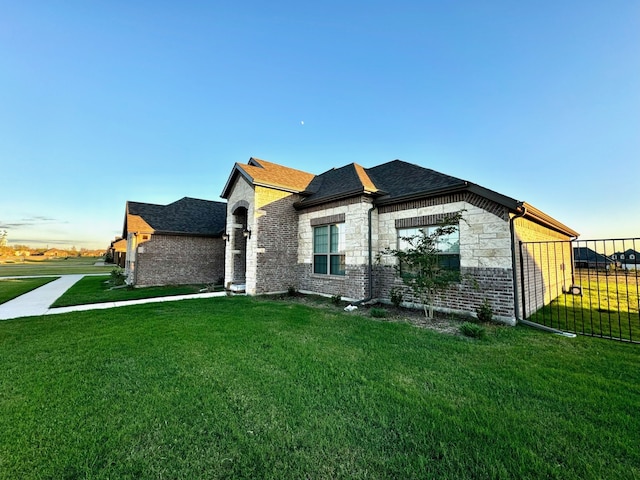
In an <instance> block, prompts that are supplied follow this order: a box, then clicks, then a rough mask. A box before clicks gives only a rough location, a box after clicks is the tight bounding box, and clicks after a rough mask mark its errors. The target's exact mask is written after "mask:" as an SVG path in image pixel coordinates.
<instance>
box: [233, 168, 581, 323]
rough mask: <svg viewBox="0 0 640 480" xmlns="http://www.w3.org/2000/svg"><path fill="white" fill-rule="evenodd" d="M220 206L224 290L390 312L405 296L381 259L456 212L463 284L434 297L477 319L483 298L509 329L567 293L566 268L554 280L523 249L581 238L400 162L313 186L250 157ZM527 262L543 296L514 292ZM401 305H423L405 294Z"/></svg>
mask: <svg viewBox="0 0 640 480" xmlns="http://www.w3.org/2000/svg"><path fill="white" fill-rule="evenodd" d="M221 196H222V198H224V199H226V200H227V215H226V228H225V231H224V238H225V241H226V245H225V266H224V277H225V284H227V285H228V286H230V287H236V289H237V290H244V291H246V292H247V293H248V294H251V295H253V294H266V293H276V292H286V291H288V290H289V289H292V288H293V289H296V290H298V291H300V292H301V293H313V294H321V295H328V296H338V295H339V296H341V297H342V298H343V299H345V300H349V301H369V300H380V301H389V298H390V293H391V291H392V289H394V288H401V289H402V288H404V287H403V284H402V281H401V280H400V279H399V278H398V277H397V275H396V273H395V269H394V264H395V262H396V258H395V257H393V256H391V255H385V254H384V253H383V252H385V251H386V250H387V249H389V248H391V249H394V248H397V247H398V246H399V245H400V243H399V242H400V239H401V237H403V236H404V237H406V236H408V235H410V234H412V233H415V232H416V231H417V230H418V229H424V228H429V227H432V226H434V225H436V224H438V223H439V222H441V221H442V220H443V219H444V218H446V217H447V216H448V215H451V214H454V213H456V212H462V220H461V221H460V223H459V225H458V231H457V234H456V235H455V236H456V238H455V239H454V240H455V241H452V245H453V247H452V248H450V249H449V251H448V252H447V254H448V255H452V256H455V257H457V259H456V262H455V264H456V265H457V267H456V268H459V269H460V273H461V274H462V275H461V276H462V277H463V278H464V280H463V281H461V282H460V283H459V284H456V285H455V286H453V287H450V288H449V289H448V290H447V291H446V292H444V294H442V295H441V296H439V297H438V299H437V308H438V309H439V310H441V311H450V312H460V313H462V312H466V313H469V312H473V311H474V310H475V308H476V307H478V306H479V305H480V304H481V303H482V301H483V300H484V299H485V298H486V299H487V300H488V301H489V303H490V305H491V306H492V308H493V310H494V312H495V314H496V317H497V318H498V319H500V320H502V321H504V322H506V323H510V324H513V323H515V321H516V319H517V318H523V316H526V315H528V314H529V313H531V311H533V310H535V309H537V308H539V307H540V306H542V305H544V304H545V303H548V302H549V301H551V300H550V299H552V297H553V296H554V295H555V296H557V295H559V294H561V292H563V291H565V289H568V288H569V287H570V286H571V268H570V265H568V266H565V265H564V264H557V265H554V267H553V268H554V271H553V272H550V271H549V269H548V265H547V263H548V262H546V260H547V259H545V258H537V257H536V254H535V251H533V250H531V251H529V250H528V249H527V247H526V244H524V246H523V247H522V248H523V253H522V254H521V253H520V248H521V242H540V241H568V240H572V239H574V238H576V237H577V236H578V233H577V232H575V231H574V230H572V229H571V228H569V227H567V226H566V225H564V224H562V223H561V222H559V221H557V220H555V219H554V218H552V217H550V216H548V215H547V214H545V213H543V212H541V211H540V210H538V209H536V208H535V207H533V206H532V205H530V204H528V203H526V202H522V201H518V200H515V199H513V198H510V197H508V196H505V195H502V194H500V193H497V192H495V191H492V190H489V189H487V188H484V187H481V186H480V185H477V184H474V183H471V182H468V181H465V180H461V179H459V178H455V177H452V176H449V175H446V174H443V173H439V172H436V171H434V170H431V169H428V168H424V167H421V166H419V165H414V164H411V163H407V162H404V161H401V160H394V161H391V162H388V163H384V164H382V165H378V166H375V167H372V168H365V167H362V166H360V165H358V164H356V163H352V164H349V165H345V166H343V167H340V168H334V169H331V170H329V171H327V172H324V173H322V174H320V175H314V174H311V173H307V172H303V171H300V170H297V169H293V168H289V167H285V166H282V165H278V164H275V163H271V162H268V161H265V160H260V159H257V158H251V159H250V160H249V161H248V163H247V164H239V163H236V164H235V165H234V167H233V168H232V170H231V173H230V175H229V177H228V180H227V182H226V185H225V186H224V189H223V191H222V195H221ZM566 245H570V243H568V242H567V243H566ZM563 248H570V246H566V247H563ZM521 256H527V257H531V259H532V260H533V261H532V262H527V264H525V265H527V267H526V268H532V267H531V266H530V265H534V267H533V268H535V265H538V263H539V264H541V265H542V264H544V265H545V271H547V272H548V273H547V274H545V275H546V276H543V277H541V278H542V282H543V283H544V285H543V287H544V288H542V289H541V291H543V292H544V293H543V294H542V295H541V296H537V294H532V292H527V291H525V290H526V289H527V288H528V287H525V286H524V284H523V283H520V282H519V280H518V279H519V277H520V270H519V268H520V267H519V265H520V258H521ZM567 258H571V255H570V250H568V252H567ZM565 267H566V268H565ZM403 295H404V298H405V300H406V301H407V302H408V303H412V302H414V301H416V299H414V298H412V297H411V295H410V292H409V291H408V290H406V288H405V289H404V294H403ZM523 295H526V296H528V297H529V298H528V299H527V305H528V306H527V307H526V308H527V310H528V311H527V312H522V311H521V310H522V309H523V307H522V305H523V302H522V296H523ZM553 298H555V297H553Z"/></svg>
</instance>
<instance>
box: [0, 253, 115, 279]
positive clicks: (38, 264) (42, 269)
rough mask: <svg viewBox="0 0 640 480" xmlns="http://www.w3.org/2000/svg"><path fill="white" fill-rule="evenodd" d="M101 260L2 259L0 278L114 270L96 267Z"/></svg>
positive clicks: (110, 266)
mask: <svg viewBox="0 0 640 480" xmlns="http://www.w3.org/2000/svg"><path fill="white" fill-rule="evenodd" d="M101 260H102V258H96V257H69V258H66V259H65V258H47V257H24V258H20V259H17V258H16V259H11V260H10V261H8V260H7V258H4V259H3V261H1V262H0V277H13V276H25V275H72V274H78V273H105V274H109V273H110V272H111V270H113V269H114V268H116V267H115V266H114V265H108V266H98V265H95V263H96V262H98V261H101Z"/></svg>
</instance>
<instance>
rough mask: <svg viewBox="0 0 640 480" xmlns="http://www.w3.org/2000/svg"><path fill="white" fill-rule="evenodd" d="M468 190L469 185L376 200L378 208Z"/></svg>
mask: <svg viewBox="0 0 640 480" xmlns="http://www.w3.org/2000/svg"><path fill="white" fill-rule="evenodd" d="M465 190H467V185H466V184H464V185H456V186H454V187H446V188H441V189H438V190H432V191H430V192H421V193H413V194H410V195H402V196H400V197H392V198H384V197H383V198H380V199H378V200H376V206H381V207H382V206H386V205H393V204H396V203H404V202H411V201H414V200H421V199H423V198H431V197H439V196H441V195H446V194H449V193H457V192H461V191H465Z"/></svg>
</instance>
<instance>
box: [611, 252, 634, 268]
mask: <svg viewBox="0 0 640 480" xmlns="http://www.w3.org/2000/svg"><path fill="white" fill-rule="evenodd" d="M610 258H611V259H612V260H613V261H615V262H618V263H619V264H620V266H621V267H622V268H624V269H627V270H637V269H638V265H640V253H639V252H638V251H637V250H634V249H632V248H628V249H627V250H625V251H624V252H616V253H614V254H613V255H611V257H610Z"/></svg>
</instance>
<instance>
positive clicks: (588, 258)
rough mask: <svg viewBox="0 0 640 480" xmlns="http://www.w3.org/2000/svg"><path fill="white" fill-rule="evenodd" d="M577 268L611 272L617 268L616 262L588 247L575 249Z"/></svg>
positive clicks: (574, 259) (574, 258)
mask: <svg viewBox="0 0 640 480" xmlns="http://www.w3.org/2000/svg"><path fill="white" fill-rule="evenodd" d="M573 264H574V266H575V268H595V269H603V270H609V269H610V268H612V267H615V266H616V262H615V260H612V259H611V258H609V257H607V256H606V255H603V254H601V253H598V252H596V251H595V250H592V249H591V248H588V247H573Z"/></svg>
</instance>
